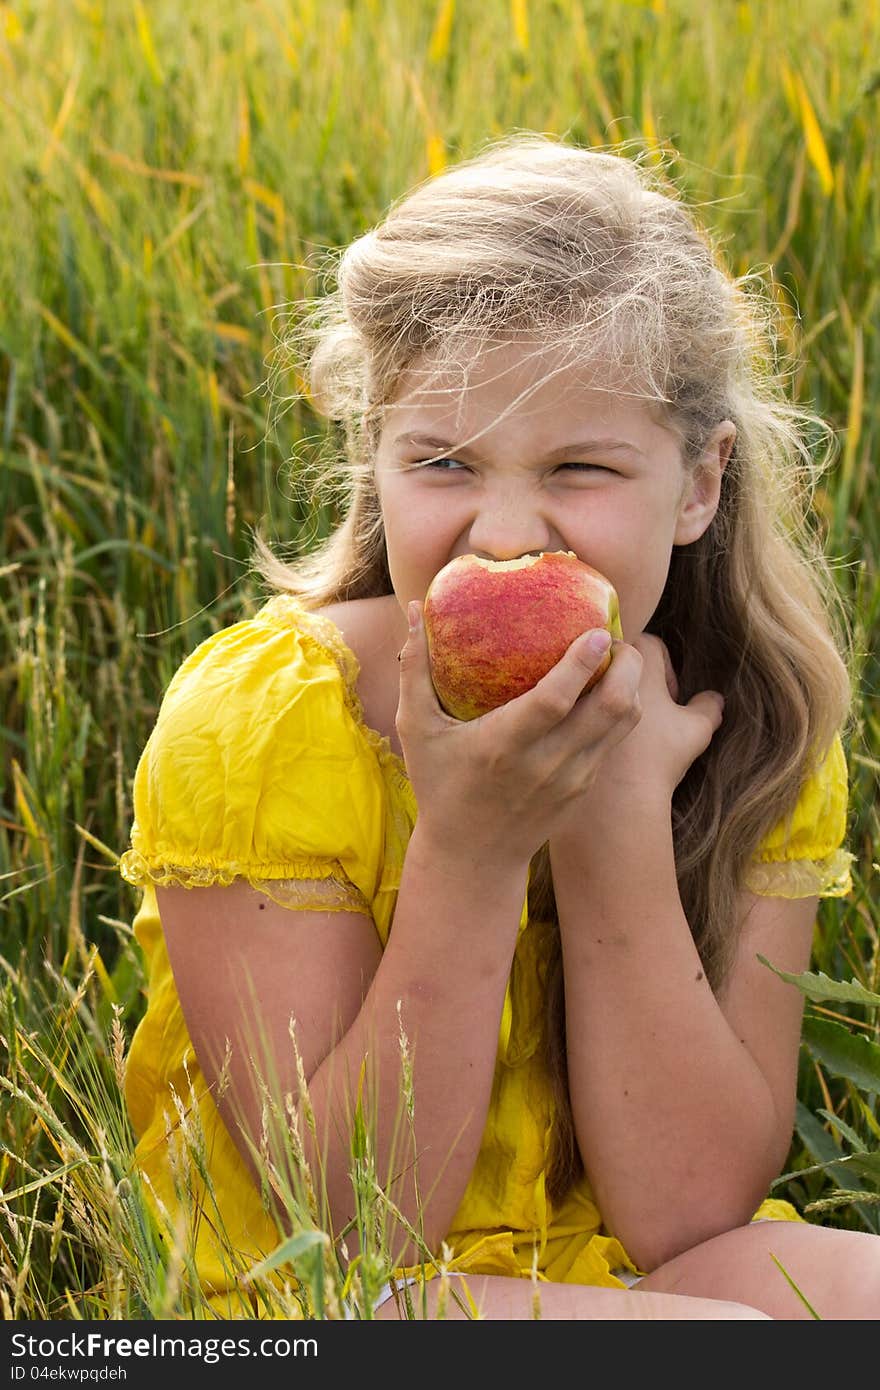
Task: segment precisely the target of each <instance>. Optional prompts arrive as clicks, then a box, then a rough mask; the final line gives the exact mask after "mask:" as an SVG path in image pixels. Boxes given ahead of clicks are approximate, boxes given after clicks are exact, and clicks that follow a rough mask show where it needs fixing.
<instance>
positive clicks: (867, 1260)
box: [633, 1221, 880, 1321]
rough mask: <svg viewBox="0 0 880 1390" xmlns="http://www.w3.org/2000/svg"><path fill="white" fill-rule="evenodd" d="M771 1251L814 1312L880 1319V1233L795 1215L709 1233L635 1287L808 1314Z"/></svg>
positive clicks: (774, 1313) (782, 1313)
mask: <svg viewBox="0 0 880 1390" xmlns="http://www.w3.org/2000/svg"><path fill="white" fill-rule="evenodd" d="M774 1255H775V1256H776V1259H777V1260H779V1262H780V1264H782V1265H783V1266H784V1268H785V1270H786V1272H787V1273H788V1275H789V1277H790V1278H791V1279H792V1280H793V1281H794V1283H795V1284H797V1286H798V1288H799V1289H800V1290H801V1293H802V1294H803V1295H804V1297H805V1298H806V1299H807V1300H808V1302H809V1303H810V1305H811V1306H812V1307H813V1308H814V1309H815V1311H816V1313H818V1315H819V1317H820V1318H822V1319H825V1320H828V1321H832V1320H833V1321H836V1320H838V1319H852V1318H858V1319H872V1320H876V1319H877V1318H880V1236H874V1235H869V1234H868V1233H867V1232H862V1231H839V1230H833V1229H830V1228H828V1227H824V1226H812V1225H808V1224H807V1223H805V1222H800V1221H755V1222H753V1223H752V1224H751V1225H749V1226H742V1227H739V1228H738V1229H737V1230H734V1231H726V1232H725V1233H724V1234H723V1235H720V1236H714V1237H713V1238H712V1240H707V1241H704V1242H703V1243H702V1244H701V1245H696V1246H694V1248H693V1249H692V1250H686V1251H685V1252H684V1253H683V1254H681V1255H677V1256H676V1257H675V1258H674V1259H672V1260H669V1261H668V1262H667V1263H666V1264H664V1265H660V1266H659V1268H657V1269H655V1270H652V1271H651V1273H650V1274H648V1275H646V1276H645V1278H644V1279H643V1280H642V1281H641V1283H640V1284H639V1285H638V1288H637V1289H635V1290H634V1291H633V1292H634V1293H637V1294H639V1295H640V1296H643V1295H644V1294H646V1293H652V1294H660V1293H662V1294H667V1295H668V1294H688V1295H690V1296H699V1297H702V1298H710V1299H714V1298H720V1299H734V1300H742V1301H743V1302H745V1303H748V1304H749V1305H750V1306H753V1307H755V1308H760V1309H761V1310H762V1311H763V1312H765V1313H768V1314H769V1315H770V1317H771V1318H776V1319H786V1320H787V1319H798V1318H810V1317H811V1316H812V1315H811V1313H810V1311H809V1309H807V1308H806V1307H805V1306H804V1304H803V1302H802V1301H801V1299H800V1298H798V1296H797V1294H796V1293H795V1292H794V1290H793V1289H792V1288H791V1285H790V1284H789V1283H788V1281H787V1280H786V1278H785V1275H784V1274H783V1273H782V1272H781V1271H780V1269H779V1267H778V1266H777V1265H776V1264H775V1263H774V1261H773V1258H772V1257H773V1256H774Z"/></svg>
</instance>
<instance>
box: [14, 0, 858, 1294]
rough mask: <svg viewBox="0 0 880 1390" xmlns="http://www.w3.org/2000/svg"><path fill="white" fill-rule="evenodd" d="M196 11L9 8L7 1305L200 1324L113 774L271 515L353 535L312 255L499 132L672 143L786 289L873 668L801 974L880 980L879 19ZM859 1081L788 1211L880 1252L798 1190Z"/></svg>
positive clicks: (835, 1194)
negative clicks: (328, 473)
mask: <svg viewBox="0 0 880 1390" xmlns="http://www.w3.org/2000/svg"><path fill="white" fill-rule="evenodd" d="M186 13H188V15H189V17H188V18H186V19H184V20H183V21H181V18H180V14H181V7H180V6H179V5H178V4H172V3H170V0H152V2H151V3H143V4H138V3H132V4H129V3H115V0H71V3H61V0H56V3H54V4H53V3H51V2H50V0H44V3H35V2H34V0H31V2H30V3H28V2H27V0H20V2H16V0H14V2H13V3H11V4H3V5H0V92H2V94H3V95H2V97H0V148H2V150H3V166H4V169H3V179H2V181H0V449H2V472H0V525H2V533H0V534H2V552H0V726H2V736H3V757H2V759H0V909H2V912H0V967H2V976H0V991H2V996H3V997H2V1008H0V1050H2V1051H4V1052H5V1053H6V1054H7V1055H6V1056H5V1057H4V1058H3V1060H2V1062H0V1070H2V1074H3V1077H4V1081H3V1085H4V1088H5V1095H4V1099H3V1104H2V1110H0V1191H2V1193H3V1194H5V1197H4V1198H3V1199H2V1200H0V1301H2V1308H3V1312H4V1315H5V1316H14V1317H33V1318H46V1317H52V1318H66V1317H92V1318H99V1317H117V1316H120V1317H136V1316H176V1315H178V1314H179V1313H185V1314H190V1315H196V1316H198V1315H200V1311H203V1310H202V1309H201V1306H200V1304H199V1299H198V1293H197V1291H194V1290H193V1289H192V1287H191V1281H189V1280H188V1278H187V1268H186V1261H185V1258H184V1255H181V1256H180V1259H179V1260H178V1261H177V1263H175V1260H174V1259H172V1260H170V1261H169V1260H167V1259H165V1258H164V1257H163V1256H162V1255H161V1254H160V1252H159V1250H158V1248H157V1245H156V1242H155V1238H154V1237H153V1235H152V1234H151V1232H150V1229H149V1226H148V1225H147V1224H146V1223H145V1220H144V1208H143V1202H142V1199H141V1197H140V1196H139V1193H138V1188H137V1183H136V1181H135V1179H134V1176H133V1174H132V1173H131V1171H130V1155H131V1147H132V1138H131V1134H130V1131H129V1128H128V1122H127V1119H126V1116H125V1113H124V1110H123V1107H122V1106H121V1103H120V1098H119V1088H118V1084H117V1076H118V1071H119V1068H120V1066H121V1059H122V1056H123V1055H124V1051H125V1049H126V1047H127V1042H128V1039H129V1037H130V1035H131V1032H132V1030H133V1028H134V1026H135V1024H136V1022H137V1020H138V1018H139V1017H140V1014H141V1012H142V1009H143V987H144V981H143V976H142V971H141V966H140V961H139V958H138V956H137V953H136V951H135V949H134V947H133V941H132V936H131V929H130V922H131V919H132V915H133V912H134V909H135V906H136V903H135V899H134V895H133V893H132V892H131V890H130V889H129V888H128V887H127V886H126V885H125V884H124V883H123V882H122V881H121V879H120V878H119V877H118V875H117V874H116V872H115V868H114V862H113V860H114V855H115V854H117V853H119V852H121V850H122V849H123V848H124V846H125V842H126V838H127V835H128V831H129V829H130V825H131V779H132V775H133V772H134V768H135V765H136V762H137V758H138V755H139V753H140V750H141V748H142V747H143V744H144V742H145V739H146V737H147V735H148V733H149V730H150V727H151V725H152V721H153V719H154V717H155V714H156V711H157V708H158V703H159V700H160V697H161V693H162V691H163V689H164V687H165V685H166V684H167V681H168V680H169V678H170V676H171V674H172V673H173V671H174V669H175V668H176V666H177V664H178V663H179V661H180V660H181V659H182V658H183V656H185V655H186V654H187V653H188V652H189V651H191V650H192V648H193V647H194V646H195V645H196V644H197V643H198V642H199V641H201V640H202V639H203V638H204V637H206V636H207V635H209V634H210V633H211V632H213V631H215V630H216V629H217V628H218V627H220V626H222V625H224V624H227V623H229V622H231V621H234V620H235V619H237V618H239V617H241V616H246V615H247V614H248V613H249V612H252V611H253V609H254V608H255V606H256V605H257V603H258V602H259V601H260V598H261V594H260V591H259V590H258V589H257V588H256V587H255V585H254V583H253V581H252V579H251V578H250V576H249V574H248V572H247V555H248V528H249V527H250V526H251V525H253V524H254V523H255V522H257V521H259V520H261V519H265V520H266V522H267V529H268V530H269V531H270V532H271V533H272V534H273V535H274V536H275V537H276V538H277V539H278V540H279V541H283V542H292V543H295V544H298V545H300V546H303V545H305V544H306V543H307V541H308V540H309V539H311V538H316V537H318V536H320V535H323V534H325V533H326V531H327V529H328V528H329V527H330V526H331V525H332V524H333V520H334V513H333V508H332V505H331V504H330V503H329V501H328V502H322V501H321V500H320V499H309V498H308V497H306V496H305V495H304V494H303V490H302V488H301V487H299V486H298V485H297V471H296V468H295V466H290V465H289V462H288V461H289V460H290V459H291V458H293V457H294V455H295V454H297V453H298V452H299V453H300V455H303V454H304V455H308V453H309V451H310V450H311V449H313V448H314V446H315V445H316V444H320V442H321V440H322V439H323V438H324V436H325V431H326V427H325V425H324V423H323V422H321V421H320V420H318V419H316V418H315V417H314V416H313V415H312V414H311V413H310V411H309V409H308V405H307V404H306V403H304V402H298V403H297V404H295V405H294V406H293V407H292V408H290V409H289V410H284V409H282V408H280V405H281V402H280V401H279V399H277V398H278V397H283V395H284V394H285V392H286V390H288V389H289V383H288V382H287V381H286V380H285V377H284V374H283V372H281V373H280V374H279V373H274V372H273V366H272V354H273V350H274V348H275V347H276V345H277V334H278V332H279V331H280V330H281V329H282V328H283V324H284V306H285V305H287V304H289V303H290V302H291V301H296V300H298V299H300V298H301V297H303V296H304V295H307V294H311V293H314V292H315V291H317V290H318V289H319V288H320V283H321V281H320V262H321V254H322V252H323V250H324V249H325V248H328V247H334V246H337V245H341V244H343V243H345V242H346V241H348V240H349V239H350V238H351V237H352V236H354V235H356V234H358V233H359V232H360V231H362V230H363V229H365V228H366V227H368V226H369V225H371V224H372V223H373V222H374V221H376V220H378V218H379V217H380V216H381V215H382V213H383V211H384V209H385V207H386V205H387V204H388V202H389V201H390V200H392V199H393V198H396V197H397V196H399V195H400V194H401V193H402V192H404V191H405V190H406V189H407V188H408V187H409V186H411V185H412V184H413V183H414V182H415V181H417V180H419V179H421V178H423V177H424V176H425V175H427V174H428V173H429V172H430V171H432V170H435V169H437V168H439V167H441V166H442V164H443V162H444V161H450V160H453V159H455V158H457V157H459V156H464V155H467V154H470V153H472V152H474V151H475V150H476V149H477V148H478V147H479V146H480V144H481V143H482V142H483V141H485V140H486V139H488V138H491V137H493V136H497V135H501V134H503V133H506V132H508V131H511V130H513V129H517V128H527V129H537V130H543V131H548V132H553V133H557V134H563V133H565V134H568V135H569V136H570V137H571V138H573V139H575V140H578V141H581V142H584V143H600V144H610V143H614V142H616V141H623V140H629V139H639V140H642V141H646V142H648V144H649V146H650V145H651V144H654V145H656V147H657V149H658V151H662V152H663V154H664V156H665V157H666V158H667V159H668V160H669V163H670V172H671V173H672V175H673V176H674V177H675V178H676V179H677V180H678V181H679V182H680V184H681V186H682V187H683V189H684V191H685V192H686V193H687V194H688V196H690V197H691V198H693V199H694V200H696V201H697V203H698V204H700V205H701V207H702V209H703V216H704V217H705V219H706V220H707V221H708V222H709V224H710V225H711V226H712V227H713V229H715V230H716V231H717V232H718V233H719V234H720V235H721V236H722V238H723V239H724V244H725V247H726V253H727V256H728V259H729V263H730V266H731V269H732V270H733V271H734V272H736V273H742V272H744V271H746V270H747V269H749V268H755V267H757V268H759V269H760V271H761V273H762V274H763V275H764V276H765V278H766V279H767V281H768V282H769V283H772V285H773V290H774V294H775V296H776V299H777V302H778V304H779V307H780V310H781V323H782V333H781V341H780V348H781V350H782V351H783V352H784V353H785V354H790V355H792V358H793V360H794V361H795V362H796V366H795V367H794V369H793V371H792V379H791V386H792V391H793V394H794V395H795V396H796V398H797V399H798V400H799V401H801V402H804V403H809V404H810V405H812V406H813V407H814V408H815V409H817V410H818V411H820V412H821V413H823V414H824V415H825V416H827V418H828V419H829V420H830V421H831V422H832V424H833V425H834V426H835V427H836V428H837V429H838V430H839V438H840V452H839V456H838V459H837V461H836V463H835V465H834V466H833V468H832V469H831V470H830V472H829V473H828V474H827V475H826V477H825V479H824V482H823V486H822V488H821V490H820V491H819V493H818V494H817V497H816V504H817V513H818V518H819V524H820V525H821V528H822V534H823V537H824V539H825V542H826V545H827V549H828V553H829V554H830V555H831V556H832V557H833V558H834V562H835V575H836V579H837V582H838V584H839V587H840V590H841V593H842V594H843V596H844V598H845V599H846V602H847V603H848V605H849V606H850V607H851V610H852V612H853V614H854V617H855V621H856V637H857V648H858V659H859V677H860V700H859V707H858V719H857V723H856V728H855V731H854V734H853V737H852V740H851V742H850V745H849V747H848V750H847V751H848V757H849V766H850V775H851V780H852V817H851V834H850V847H851V848H852V849H853V851H854V852H855V854H856V856H857V861H856V865H855V890H854V892H853V894H852V895H851V897H850V898H848V899H847V900H845V901H834V902H826V903H824V904H823V907H822V910H821V915H820V919H819V925H818V928H817V932H816V941H815V956H814V966H815V969H816V970H818V971H822V972H824V973H826V974H827V975H829V976H830V977H832V978H833V979H837V980H846V981H848V980H850V979H851V978H855V979H856V980H858V981H859V982H860V983H861V984H862V985H863V986H865V987H866V988H867V989H869V990H872V991H874V992H876V991H877V990H878V984H880V951H878V925H880V911H878V891H877V882H878V879H877V874H878V867H877V864H876V862H875V861H876V860H877V844H878V839H880V837H878V812H877V803H878V796H877V790H878V771H880V717H878V713H877V703H876V696H877V690H878V641H877V638H878V632H880V578H878V572H880V571H878V557H880V481H878V474H877V470H876V468H875V467H874V466H873V461H874V460H875V459H876V457H877V452H878V448H880V335H878V323H880V312H878V309H880V304H878V300H880V206H878V204H880V161H878V140H880V136H878V129H880V120H878V102H880V4H878V3H877V0H861V3H859V4H855V3H852V2H851V0H850V3H839V4H832V3H827V2H824V3H820V0H797V3H795V0H779V2H778V3H773V4H762V3H758V0H743V2H742V3H736V4H734V3H730V4H725V5H710V6H707V5H705V4H704V3H701V0H693V3H690V2H689V0H684V3H674V2H673V0H668V3H664V0H655V3H653V4H649V5H637V4H631V3H620V2H618V3H612V4H608V3H598V0H595V3H594V0H581V2H580V3H579V0H548V3H543V4H538V3H537V0H531V3H519V4H517V3H513V4H508V3H505V2H504V0H488V2H487V3H486V4H483V5H480V6H475V5H465V4H462V3H459V4H458V5H455V4H454V3H450V0H437V2H435V3H413V0H384V2H383V3H380V0H353V2H352V3H351V4H343V3H341V0H322V3H321V4H320V6H319V5H318V4H317V3H308V2H307V0H251V3H247V0H228V2H227V3H224V4H221V5H218V6H214V7H207V8H202V7H198V8H197V7H195V6H189V7H186ZM270 375H272V376H273V383H274V391H275V396H276V399H275V400H274V401H273V398H272V395H271V393H270V392H269V391H268V390H267V389H266V386H265V383H266V382H267V380H268V379H269V377H270ZM827 1009H830V1010H831V1012H832V1013H833V1014H835V1015H837V1016H838V1018H843V1020H844V1021H845V1027H846V1029H847V1031H848V1032H851V1033H853V1034H859V1035H862V1036H864V1037H865V1038H866V1039H867V1040H868V1041H869V1042H870V1041H873V1042H876V1041H877V1040H878V1011H877V1008H876V1007H874V1006H873V1005H870V1004H868V1005H861V1006H860V1005H859V1004H856V1003H853V1002H850V1001H847V1000H843V1001H835V1002H832V1003H831V1004H829V1003H828V1002H827V1001H826V1003H822V1002H820V1001H811V1003H810V1004H809V1005H808V1014H810V1015H812V1016H815V1017H816V1018H821V1015H822V1013H823V1011H824V1010H827ZM847 1020H849V1021H848V1022H847ZM826 1021H827V1019H826ZM853 1075H859V1073H857V1072H856V1073H854V1072H853V1071H852V1069H851V1068H850V1069H849V1070H848V1069H847V1065H846V1064H845V1063H844V1062H836V1063H829V1062H828V1061H827V1060H826V1061H822V1062H820V1061H819V1060H818V1058H817V1055H816V1053H815V1051H814V1049H813V1048H812V1047H807V1046H805V1047H804V1049H803V1050H802V1057H801V1066H800V1072H799V1098H800V1109H799V1116H800V1118H799V1128H798V1135H797V1137H796V1139H795V1142H794V1144H793V1146H792V1151H791V1154H790V1161H789V1164H788V1174H789V1176H787V1178H786V1181H785V1183H784V1185H783V1186H782V1188H781V1189H779V1190H778V1191H777V1195H782V1196H789V1197H790V1198H791V1199H792V1200H794V1201H795V1203H796V1204H797V1205H798V1206H799V1207H800V1208H801V1209H803V1208H804V1207H807V1208H809V1207H810V1204H812V1203H823V1205H822V1206H821V1207H820V1208H817V1209H816V1211H815V1216H816V1219H821V1220H823V1221H825V1222H826V1223H828V1224H836V1225H842V1226H848V1227H852V1228H854V1229H866V1228H867V1229H874V1230H876V1229H877V1228H878V1225H877V1213H878V1210H880V1209H878V1207H877V1206H876V1204H873V1203H872V1202H871V1201H870V1200H866V1199H865V1198H866V1196H867V1198H870V1195H871V1192H872V1191H873V1190H874V1189H873V1188H872V1187H871V1184H870V1180H869V1177H864V1178H860V1179H859V1181H858V1182H856V1181H855V1180H854V1179H850V1188H849V1194H850V1195H847V1190H846V1189H839V1188H838V1187H837V1186H836V1183H837V1179H836V1178H834V1177H833V1176H832V1171H829V1170H827V1169H824V1170H823V1169H817V1168H816V1164H817V1162H818V1161H820V1160H822V1161H826V1160H827V1159H828V1158H830V1157H833V1156H834V1155H835V1154H836V1153H839V1152H840V1151H841V1148H840V1146H841V1145H842V1147H843V1150H844V1151H846V1152H850V1151H851V1149H853V1148H854V1146H855V1142H856V1141H857V1142H858V1143H860V1144H861V1145H862V1146H863V1147H864V1148H865V1149H866V1150H868V1151H873V1152H876V1149H877V1139H878V1136H880V1128H878V1119H877V1107H876V1090H870V1089H865V1086H864V1085H859V1084H858V1082H857V1081H856V1080H853V1079H852V1076H853ZM834 1171H839V1170H834ZM856 1189H858V1191H859V1193H860V1197H859V1200H856V1199H855V1198H854V1197H853V1196H852V1193H854V1192H855V1191H856ZM866 1189H867V1191H866ZM841 1193H842V1195H840V1194H841ZM374 1200H375V1193H374V1192H373V1191H372V1190H370V1191H368V1192H366V1193H365V1196H364V1201H367V1202H369V1201H374ZM303 1229H304V1231H307V1230H309V1229H311V1230H312V1231H313V1233H314V1235H315V1239H314V1240H313V1241H312V1242H311V1243H310V1242H309V1241H306V1242H305V1243H304V1244H303V1247H302V1250H301V1252H300V1256H301V1258H302V1259H304V1260H305V1261H306V1264H308V1262H309V1260H311V1261H312V1264H311V1265H309V1266H308V1267H309V1270H312V1269H313V1267H314V1271H317V1270H318V1269H319V1268H320V1269H323V1270H324V1272H325V1274H326V1278H324V1277H323V1276H322V1277H321V1278H320V1279H319V1278H318V1276H317V1273H313V1281H312V1284H309V1287H310V1288H313V1289H317V1290H318V1291H319V1293H318V1294H316V1295H315V1297H320V1300H323V1301H322V1302H321V1303H320V1307H319V1309H318V1311H319V1313H321V1314H322V1315H325V1316H333V1315H334V1310H335V1309H336V1308H337V1302H336V1301H335V1300H336V1295H337V1293H338V1291H339V1288H340V1287H341V1283H340V1280H341V1274H340V1272H339V1267H338V1265H337V1263H336V1254H335V1252H333V1251H330V1252H328V1251H327V1250H326V1247H325V1245H324V1244H322V1242H321V1240H320V1231H319V1229H318V1228H317V1227H316V1226H315V1223H314V1221H313V1222H312V1224H311V1226H309V1223H308V1222H305V1223H304V1227H303ZM315 1251H317V1252H318V1253H317V1255H316V1254H315ZM374 1255H375V1261H376V1266H375V1269H373V1270H372V1271H371V1273H370V1275H369V1279H368V1280H367V1283H370V1282H371V1281H372V1279H373V1278H374V1276H375V1275H376V1271H377V1270H378V1269H379V1268H380V1266H381V1264H382V1259H383V1257H384V1256H383V1251H382V1250H381V1248H380V1249H378V1250H377V1251H375V1252H374ZM309 1277H312V1276H311V1275H310V1276H309ZM304 1279H305V1275H304ZM334 1280H335V1281H336V1282H335V1283H334ZM305 1282H306V1284H308V1279H305ZM283 1296H284V1297H289V1296H291V1295H283ZM310 1296H311V1295H310Z"/></svg>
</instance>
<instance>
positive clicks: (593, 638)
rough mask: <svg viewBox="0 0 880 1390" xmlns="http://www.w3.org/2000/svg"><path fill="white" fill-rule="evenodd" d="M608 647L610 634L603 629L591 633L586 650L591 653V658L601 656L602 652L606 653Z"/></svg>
mask: <svg viewBox="0 0 880 1390" xmlns="http://www.w3.org/2000/svg"><path fill="white" fill-rule="evenodd" d="M610 646H611V633H610V632H606V630H605V629H604V628H599V629H598V630H597V631H596V632H591V633H590V635H589V637H588V638H587V650H588V651H590V652H592V654H593V656H601V655H602V654H603V652H607V650H608V648H609V647H610Z"/></svg>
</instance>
